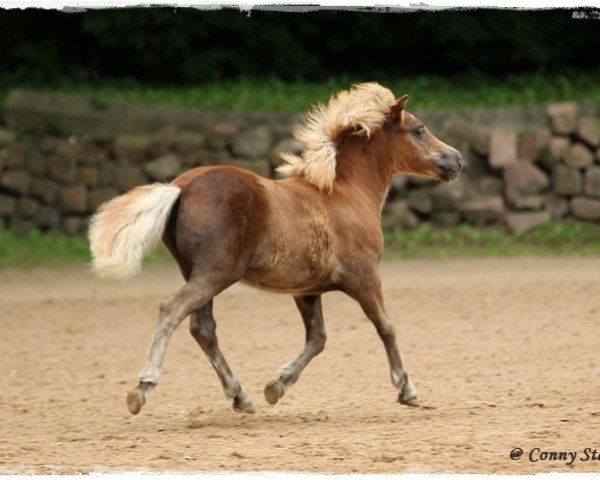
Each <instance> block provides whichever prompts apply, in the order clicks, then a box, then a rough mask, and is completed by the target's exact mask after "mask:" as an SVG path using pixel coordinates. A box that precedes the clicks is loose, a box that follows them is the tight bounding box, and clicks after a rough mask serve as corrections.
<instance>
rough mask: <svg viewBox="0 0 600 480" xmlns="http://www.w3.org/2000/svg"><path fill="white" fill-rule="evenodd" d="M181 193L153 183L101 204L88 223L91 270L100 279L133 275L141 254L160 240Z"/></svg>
mask: <svg viewBox="0 0 600 480" xmlns="http://www.w3.org/2000/svg"><path fill="white" fill-rule="evenodd" d="M180 193H181V190H180V189H179V187H177V186H175V185H172V184H170V185H168V184H161V183H155V184H153V185H145V186H143V187H136V188H133V189H132V190H130V191H129V192H127V193H125V194H124V195H121V196H120V197H116V198H113V199H112V200H110V201H108V202H106V203H105V204H103V205H102V206H101V207H100V208H99V209H98V211H97V212H96V214H95V215H94V216H93V217H92V218H91V220H90V229H89V232H88V237H89V240H90V248H91V250H92V259H93V260H92V268H93V270H94V272H95V273H96V274H97V275H98V276H100V277H107V278H120V279H122V278H127V277H130V276H132V275H134V274H136V273H137V272H138V271H139V270H140V268H141V265H142V259H143V257H144V253H146V252H147V251H148V250H150V249H151V248H152V247H154V246H155V245H156V243H157V242H158V241H159V240H160V238H161V236H162V234H163V232H164V229H165V225H166V223H167V219H168V217H169V213H170V212H171V208H172V207H173V204H174V203H175V201H176V200H177V199H178V198H179V195H180Z"/></svg>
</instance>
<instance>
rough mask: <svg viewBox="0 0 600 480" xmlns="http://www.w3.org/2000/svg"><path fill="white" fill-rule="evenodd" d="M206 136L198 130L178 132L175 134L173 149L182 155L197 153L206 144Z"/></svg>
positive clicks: (172, 142)
mask: <svg viewBox="0 0 600 480" xmlns="http://www.w3.org/2000/svg"><path fill="white" fill-rule="evenodd" d="M205 140H206V139H205V136H204V135H203V134H201V133H197V132H189V131H188V132H178V133H176V134H175V135H174V137H173V139H172V141H171V144H172V145H173V149H174V150H175V151H176V152H177V153H180V154H181V155H193V154H197V153H198V152H199V151H200V150H201V149H202V147H203V146H204V141H205Z"/></svg>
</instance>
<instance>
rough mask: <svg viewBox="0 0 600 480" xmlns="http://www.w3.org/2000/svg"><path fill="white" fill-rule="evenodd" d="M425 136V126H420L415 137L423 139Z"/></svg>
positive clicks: (416, 129)
mask: <svg viewBox="0 0 600 480" xmlns="http://www.w3.org/2000/svg"><path fill="white" fill-rule="evenodd" d="M424 134H425V126H423V125H419V126H418V127H417V128H415V135H416V136H417V137H422V136H423V135H424Z"/></svg>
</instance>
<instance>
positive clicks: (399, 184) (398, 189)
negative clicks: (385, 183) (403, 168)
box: [390, 173, 408, 196]
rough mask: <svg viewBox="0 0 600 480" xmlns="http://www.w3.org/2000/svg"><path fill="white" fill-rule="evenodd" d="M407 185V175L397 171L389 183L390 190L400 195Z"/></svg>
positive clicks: (404, 191)
mask: <svg viewBox="0 0 600 480" xmlns="http://www.w3.org/2000/svg"><path fill="white" fill-rule="evenodd" d="M407 187H408V176H407V175H405V174H403V173H397V174H396V175H394V176H393V177H392V184H391V185H390V192H391V193H393V194H395V195H397V196H400V195H404V194H405V193H406V188H407Z"/></svg>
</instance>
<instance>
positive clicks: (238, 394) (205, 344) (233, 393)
mask: <svg viewBox="0 0 600 480" xmlns="http://www.w3.org/2000/svg"><path fill="white" fill-rule="evenodd" d="M212 303H213V302H212V300H211V301H210V302H208V303H207V304H206V305H205V306H204V307H202V308H201V309H199V310H198V311H196V312H194V313H192V315H191V317H190V333H191V334H192V336H193V337H194V339H195V340H196V341H197V342H198V344H199V345H200V347H201V348H202V350H203V351H204V353H205V354H206V356H207V357H208V360H209V361H210V363H211V365H212V366H213V368H214V369H215V372H217V375H218V377H219V380H220V381H221V384H222V385H223V391H224V392H225V395H227V397H228V398H232V399H233V405H232V406H233V409H234V410H236V411H238V412H244V413H254V406H253V405H252V402H251V401H250V397H249V396H248V394H247V393H246V392H245V391H244V389H243V388H242V386H241V385H240V382H239V381H238V379H237V378H236V377H235V375H234V374H233V372H232V371H231V369H230V368H229V365H227V361H226V360H225V358H224V357H223V354H222V353H221V350H220V349H219V343H218V340H217V334H216V328H217V325H216V323H215V319H214V317H213V314H212Z"/></svg>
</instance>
